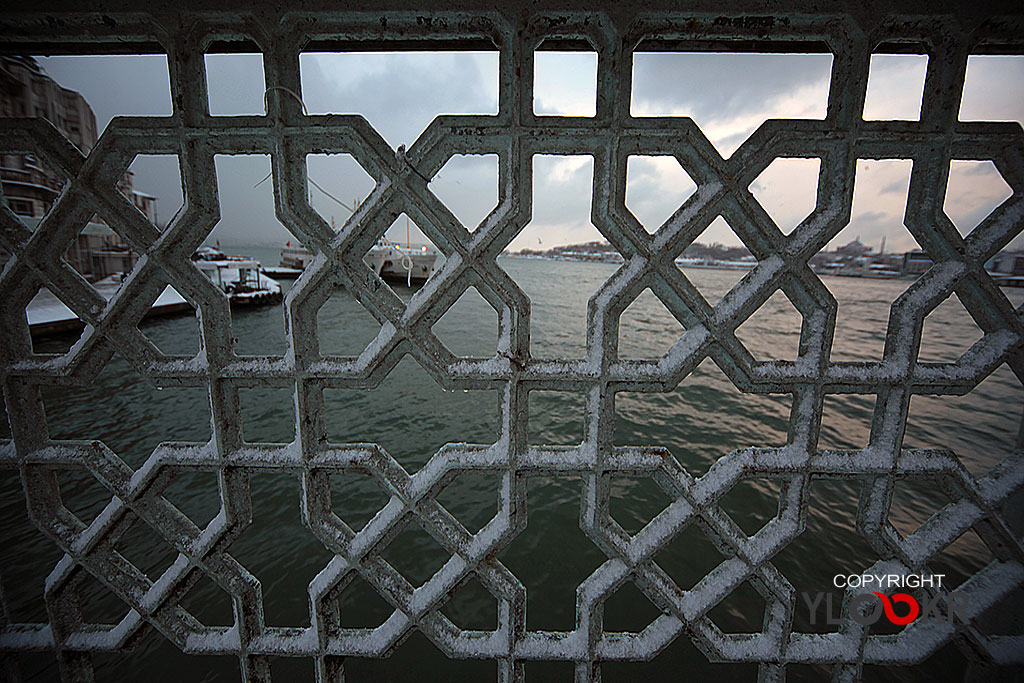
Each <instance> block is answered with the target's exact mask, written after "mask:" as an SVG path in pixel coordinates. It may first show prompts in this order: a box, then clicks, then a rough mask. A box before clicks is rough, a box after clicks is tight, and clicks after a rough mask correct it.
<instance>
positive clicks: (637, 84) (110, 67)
mask: <svg viewBox="0 0 1024 683" xmlns="http://www.w3.org/2000/svg"><path fill="white" fill-rule="evenodd" d="M345 59H346V60H349V61H344V60H340V61H337V62H332V61H330V60H325V59H323V58H320V57H316V58H314V57H313V56H311V55H305V56H303V57H302V76H303V83H302V85H303V97H304V98H305V102H306V104H307V106H308V108H309V110H310V111H311V112H344V113H361V114H363V115H364V116H365V117H366V118H367V119H368V121H369V122H370V123H371V125H373V126H374V127H375V128H376V129H377V130H378V131H379V132H380V133H381V135H382V136H383V137H384V139H385V141H386V142H387V143H388V145H389V146H391V147H397V146H398V145H400V144H405V145H409V144H411V143H412V142H413V141H414V140H415V138H416V137H417V136H418V135H419V133H420V132H421V131H422V130H423V128H424V127H425V126H427V125H428V124H429V122H430V121H431V120H432V119H433V117H434V116H435V115H437V114H439V113H455V114H458V113H493V112H495V111H496V102H495V92H496V87H497V86H496V74H495V73H494V69H495V68H496V59H494V60H493V61H488V59H490V58H489V57H472V56H467V55H465V54H460V55H452V54H441V55H426V54H413V55H409V54H404V55H376V56H368V55H356V56H352V57H351V58H350V57H346V58H345ZM972 59H973V58H972ZM258 60H259V58H258V57H217V58H216V59H215V60H214V61H216V62H219V63H217V64H213V63H212V62H211V71H210V75H209V82H210V86H211V90H212V93H213V94H212V95H211V107H212V110H213V111H214V112H215V113H218V114H219V113H232V112H241V111H246V112H260V111H262V109H263V102H262V87H263V84H262V80H261V78H260V76H261V66H260V63H259V61H258ZM41 63H42V64H43V65H44V68H45V69H46V70H47V71H48V73H50V75H51V76H53V77H54V78H55V79H56V80H57V81H58V82H60V83H61V84H62V85H64V86H65V87H69V88H72V89H75V90H78V91H80V92H81V93H82V94H83V95H84V96H85V97H86V99H87V100H88V101H89V102H90V104H91V105H92V107H93V109H94V111H95V112H96V116H97V123H98V124H99V126H100V128H101V129H102V128H103V127H105V126H106V124H107V122H108V121H109V120H110V118H111V117H112V116H114V115H117V114H130V115H167V114H168V113H170V110H171V106H170V95H169V86H168V81H167V68H166V60H165V58H164V57H162V56H156V57H130V58H123V57H89V58H49V59H43V60H41ZM830 64H831V57H830V56H829V55H756V56H754V55H737V54H733V55H718V54H705V55H665V54H661V55H656V56H653V57H652V56H651V55H638V56H637V62H636V67H635V69H634V88H635V99H636V103H637V106H639V107H641V108H647V109H653V110H659V109H660V110H661V111H665V112H669V111H672V112H685V113H689V114H690V115H692V116H694V118H695V119H696V120H697V121H698V123H699V124H700V125H701V126H702V127H703V128H704V130H705V132H706V133H707V134H708V135H709V137H711V138H712V139H713V140H714V141H715V143H716V144H718V145H719V146H720V147H722V148H725V149H727V150H728V149H730V148H735V146H737V145H738V144H739V143H740V142H741V141H742V140H743V139H744V138H745V137H746V135H747V134H749V132H750V131H751V130H752V129H753V128H754V127H756V125H757V123H758V122H759V121H760V120H761V119H762V118H765V117H766V116H780V115H781V116H801V115H803V116H807V115H820V113H819V114H813V113H808V112H819V111H820V112H821V113H823V111H824V104H825V97H826V94H827V84H828V77H829V69H830ZM1022 65H1024V60H1022V59H1020V58H1014V59H1009V60H1004V61H1003V62H998V61H993V60H987V61H984V63H983V64H982V66H981V67H979V66H978V64H976V63H975V62H972V69H971V70H970V71H969V79H968V80H969V81H971V83H969V84H968V88H967V89H966V90H965V106H964V112H962V117H964V118H968V117H969V116H968V115H972V116H973V115H976V114H977V113H978V112H980V111H984V110H985V107H986V106H988V107H989V109H988V110H989V111H990V112H992V113H991V114H990V115H989V116H990V117H998V118H1013V117H1017V118H1019V112H1020V109H1021V104H1020V103H1021V102H1024V96H1021V90H1022V84H1024V78H1021V75H1022V74H1024V71H1022ZM982 67H983V68H982ZM574 73H575V72H574ZM560 77H561V78H563V79H569V80H571V79H572V77H573V76H572V74H568V75H566V74H561V75H560ZM997 83H998V87H997V88H995V90H993V89H992V88H988V90H986V87H988V86H992V85H993V84H997ZM986 92H988V93H991V94H990V95H986V94H985V93H986ZM989 99H991V102H990V101H989ZM989 105H991V106H989ZM466 159H467V160H468V161H466V162H465V163H464V164H463V165H461V166H460V165H459V164H454V165H452V166H451V167H449V168H447V169H445V170H443V171H442V173H441V178H440V179H439V180H438V181H435V182H434V183H432V185H431V187H432V188H435V189H437V192H438V194H439V195H441V196H443V200H444V201H445V202H446V203H447V204H449V206H450V207H451V208H452V209H453V212H454V213H455V214H456V215H457V216H459V217H462V218H463V220H464V222H466V223H467V224H469V225H468V227H470V228H472V227H475V223H476V222H477V221H478V220H479V218H480V217H481V216H482V215H485V214H486V213H487V211H489V210H490V208H492V207H493V201H494V198H495V197H496V191H495V179H494V173H493V166H494V164H493V160H490V161H486V162H485V161H483V160H481V159H476V158H474V157H466ZM332 163H333V162H332ZM484 164H487V165H486V166H485V165H484ZM570 167H571V164H570ZM570 167H565V166H562V167H560V170H557V172H553V171H552V170H551V169H545V168H540V167H538V170H537V174H536V178H535V179H534V181H535V197H534V206H535V215H534V217H533V220H532V221H531V222H530V224H529V226H528V227H527V228H526V230H525V231H524V232H523V233H522V234H521V235H520V237H519V238H518V239H517V240H516V241H515V242H513V245H512V246H513V248H518V247H522V246H530V247H536V246H537V244H536V243H537V238H538V237H541V238H542V239H543V241H544V244H545V245H546V246H552V245H555V244H565V243H571V242H575V241H586V240H588V239H597V238H598V237H599V235H598V234H597V231H596V229H594V228H593V227H592V226H591V225H590V195H591V192H592V189H591V187H590V185H591V170H590V169H591V168H592V166H590V165H586V166H584V167H574V168H570ZM132 168H133V170H135V172H136V177H135V178H136V186H137V188H138V189H140V190H142V191H145V192H148V193H151V194H155V195H157V196H158V197H160V198H161V202H160V205H159V211H160V217H161V219H162V220H165V219H167V218H169V217H170V215H171V214H172V213H173V211H174V210H175V208H176V207H177V206H178V205H180V203H181V190H180V179H179V177H178V173H177V170H176V168H175V164H174V162H173V160H171V161H170V163H168V160H167V159H155V158H150V157H140V158H139V159H137V160H136V162H135V164H134V165H133V167H132ZM218 168H219V169H221V170H222V173H221V174H220V178H219V183H220V191H221V203H222V209H223V218H222V221H221V224H220V225H219V226H218V228H217V232H216V233H215V235H214V237H215V238H219V239H221V240H222V241H223V242H224V243H225V244H231V243H236V244H242V243H262V244H279V243H281V242H283V241H285V240H288V239H291V238H292V236H291V235H290V233H288V232H287V231H285V230H284V228H283V227H282V226H280V224H279V223H278V222H277V220H276V218H275V217H274V215H273V210H272V203H268V200H270V199H271V198H272V194H271V189H272V188H271V183H270V181H267V182H266V183H264V184H263V185H261V186H260V188H258V189H253V188H252V185H254V184H255V183H256V182H257V181H259V180H260V179H261V178H262V177H263V176H264V175H265V174H266V171H267V170H268V168H269V166H268V165H267V160H266V159H265V158H264V159H253V158H248V157H245V158H239V159H235V160H232V161H231V162H230V163H227V164H225V163H223V162H219V163H218ZM567 168H570V170H569V171H567V170H566V169H567ZM309 169H310V176H311V177H312V178H313V179H314V180H316V181H317V182H318V183H319V184H320V185H322V186H323V187H324V188H325V189H327V190H328V191H330V192H331V193H332V194H336V195H337V196H338V197H340V198H341V199H343V200H344V201H346V202H349V201H351V200H353V199H356V198H357V197H365V196H366V194H367V193H368V192H369V191H370V189H371V188H372V185H373V183H372V181H370V180H368V179H367V178H366V177H365V174H363V173H362V172H361V171H359V170H358V169H356V168H353V167H352V164H351V163H349V164H348V165H345V164H341V163H339V165H337V166H332V165H331V164H330V163H326V162H325V163H320V162H319V161H314V160H311V161H310V166H309ZM978 173H980V170H979V171H978ZM971 175H974V171H973V169H972V172H971ZM888 180H889V181H890V182H888V183H883V184H882V187H880V188H878V189H877V190H873V192H874V199H873V200H872V199H871V198H870V197H865V198H864V201H866V203H865V204H864V205H863V208H864V209H866V211H865V213H863V214H862V215H858V216H856V219H855V221H854V222H853V224H852V225H851V226H849V227H848V229H847V230H850V229H853V230H857V231H859V232H860V234H861V236H862V239H864V240H865V241H868V240H870V241H872V242H873V243H874V242H877V241H880V238H881V236H882V235H889V238H890V239H889V245H890V246H891V247H895V248H898V247H897V245H898V244H900V242H901V241H907V242H908V245H907V246H908V247H909V246H912V244H909V239H910V236H909V235H908V234H907V231H906V230H905V229H904V228H902V227H901V226H900V220H899V216H895V217H894V216H893V211H886V210H885V209H884V208H883V207H886V206H887V205H888V204H889V203H891V200H892V199H893V197H895V196H896V195H898V194H900V193H902V192H904V191H905V183H904V184H901V183H897V182H892V181H891V179H888ZM570 181H571V182H570ZM776 182H781V183H783V185H782V186H783V187H785V186H786V182H785V178H781V177H780V178H779V179H777V181H776ZM668 187H671V183H670V182H667V178H666V177H663V176H659V172H658V171H656V170H652V169H646V170H645V169H641V170H638V171H637V172H636V173H634V174H633V175H632V176H631V193H630V199H631V202H632V204H631V208H632V209H633V210H634V213H637V214H644V213H648V214H652V215H653V214H667V213H671V211H672V210H674V209H675V207H677V206H678V201H677V199H678V198H677V197H675V196H674V195H673V194H672V193H671V192H670V191H668V190H667V189H666V188H668ZM759 187H761V184H760V181H759V182H758V184H756V185H755V188H759ZM312 192H313V206H314V207H315V208H316V209H317V210H319V211H320V212H321V214H322V215H324V217H325V219H327V220H329V219H330V216H331V215H334V216H335V217H336V219H337V223H338V224H339V225H340V224H341V223H343V222H344V220H345V218H347V211H346V210H344V209H342V208H341V207H339V206H337V205H336V204H334V203H333V202H331V201H330V200H329V199H327V198H326V197H325V196H324V195H323V194H322V193H320V191H319V190H315V189H314V190H313V191H312ZM869 194H870V193H869ZM470 215H472V216H473V218H466V216H470ZM900 215H901V214H900ZM972 217H973V215H972ZM399 222H400V223H401V224H402V225H400V226H399V228H398V231H399V232H400V233H401V236H402V238H404V222H402V221H401V220H400V221H399ZM846 233H847V231H844V235H845V234H846ZM900 233H902V234H903V237H901V236H900ZM394 236H395V235H392V237H394ZM853 236H856V233H855V234H854V235H853ZM707 237H710V235H709V236H707ZM417 239H418V238H417V237H413V240H414V241H417ZM715 239H722V240H724V241H728V242H731V243H734V244H735V243H738V239H734V236H732V235H730V234H726V233H723V234H722V235H721V236H720V237H718V236H716V237H715ZM851 239H852V236H851ZM847 241H848V240H847ZM1022 243H1024V238H1019V239H1018V240H1016V244H1022Z"/></svg>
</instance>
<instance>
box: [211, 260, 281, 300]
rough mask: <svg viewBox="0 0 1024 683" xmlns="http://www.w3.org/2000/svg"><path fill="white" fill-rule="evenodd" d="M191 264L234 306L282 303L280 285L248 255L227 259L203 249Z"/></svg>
mask: <svg viewBox="0 0 1024 683" xmlns="http://www.w3.org/2000/svg"><path fill="white" fill-rule="evenodd" d="M192 261H193V262H194V263H195V265H196V267H198V268H199V270H201V271H202V272H203V274H204V275H206V277H208V278H209V279H210V281H211V282H213V283H214V284H215V285H217V287H219V288H220V290H221V291H222V292H224V294H226V295H227V297H228V299H229V300H230V301H231V303H232V304H236V305H239V306H261V305H264V304H276V303H280V302H281V299H282V298H283V297H282V294H281V285H280V284H279V283H278V282H277V281H275V280H273V279H272V278H270V277H268V276H267V275H265V274H264V273H263V272H262V271H263V268H262V266H261V265H260V262H259V261H257V260H256V259H253V258H249V257H248V256H228V255H226V254H224V252H222V251H220V250H218V249H214V248H212V247H202V248H200V249H199V250H197V251H196V253H195V254H193V255H192Z"/></svg>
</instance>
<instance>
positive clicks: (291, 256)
mask: <svg viewBox="0 0 1024 683" xmlns="http://www.w3.org/2000/svg"><path fill="white" fill-rule="evenodd" d="M437 257H438V253H437V250H436V249H434V248H432V247H427V246H421V247H409V246H405V247H403V246H402V245H400V244H397V243H395V242H388V241H386V240H378V242H377V244H375V245H373V247H371V248H370V251H368V252H366V256H364V257H363V261H364V262H365V263H366V265H368V266H369V267H370V270H372V271H373V272H374V273H376V274H377V275H379V276H380V277H381V279H383V280H389V281H392V282H403V283H405V285H406V286H408V287H411V286H412V285H413V284H423V283H424V282H426V281H427V278H429V277H430V276H431V275H433V274H434V270H435V268H436V265H437V260H438V258H437ZM312 260H313V253H312V252H311V251H309V250H308V249H306V248H305V247H303V246H301V245H296V246H292V245H291V244H286V245H285V246H284V247H283V248H282V249H281V265H280V267H278V268H268V269H265V270H264V271H263V272H264V273H266V274H267V275H270V276H272V277H276V278H285V279H292V278H297V277H299V276H300V275H302V271H303V269H305V267H306V266H307V265H309V264H310V262H312Z"/></svg>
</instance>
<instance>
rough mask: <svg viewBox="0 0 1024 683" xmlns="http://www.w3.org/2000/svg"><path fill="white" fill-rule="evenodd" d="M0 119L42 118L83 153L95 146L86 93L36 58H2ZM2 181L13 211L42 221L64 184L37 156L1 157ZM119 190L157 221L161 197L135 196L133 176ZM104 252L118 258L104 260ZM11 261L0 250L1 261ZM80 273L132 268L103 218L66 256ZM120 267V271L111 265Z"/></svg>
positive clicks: (95, 220) (96, 219) (92, 276)
mask: <svg viewBox="0 0 1024 683" xmlns="http://www.w3.org/2000/svg"><path fill="white" fill-rule="evenodd" d="M0 117H17V118H20V117H39V118H44V119H46V120H47V121H49V122H50V123H52V124H53V125H54V127H56V128H57V130H59V131H60V132H61V133H63V134H64V135H65V136H66V137H67V138H68V139H69V140H70V141H71V142H72V143H74V145H75V146H76V147H78V149H79V150H81V151H82V153H83V154H88V153H89V152H90V151H92V148H93V147H94V146H95V144H96V140H97V138H98V132H97V128H96V116H95V114H93V111H92V107H90V106H89V103H88V102H86V100H85V98H84V97H82V95H81V94H80V93H78V92H76V91H74V90H69V89H67V88H64V87H62V86H61V85H60V84H59V83H57V82H56V81H54V80H53V79H52V78H50V77H49V76H47V75H46V73H45V72H44V71H43V69H42V68H41V67H40V66H39V64H38V63H37V62H36V60H35V59H33V58H32V57H24V56H4V57H0ZM0 183H2V186H3V196H4V199H5V200H6V202H7V205H8V206H9V207H10V208H11V211H13V212H14V213H16V214H18V215H19V216H22V217H23V218H26V219H36V222H38V220H39V219H41V218H42V217H43V216H45V215H46V213H47V211H49V210H50V206H51V205H52V204H53V202H54V200H55V199H56V198H57V195H58V194H60V191H61V188H62V187H63V185H64V181H63V180H62V179H61V178H60V176H58V175H57V174H56V173H54V172H52V171H50V170H49V169H47V168H46V167H45V166H44V165H43V164H41V163H40V162H39V161H38V160H37V158H36V157H35V156H34V155H31V154H3V155H0ZM117 188H118V190H120V191H121V193H122V194H123V195H124V196H126V197H128V198H129V199H130V200H131V201H132V203H133V204H134V205H135V206H136V207H137V208H138V209H139V210H140V211H142V213H144V214H145V215H146V217H147V218H148V219H149V220H150V221H151V222H153V223H156V220H157V211H156V200H157V198H156V197H154V196H152V195H149V194H145V193H143V192H137V191H136V190H135V188H134V175H133V173H132V172H131V171H127V172H126V173H125V174H124V175H123V176H122V177H121V179H120V181H119V182H118V184H117ZM101 252H102V253H104V254H107V256H109V255H110V254H116V255H119V257H118V258H108V257H100V254H101ZM8 257H9V254H7V253H6V252H5V251H4V250H2V249H0V262H4V263H5V262H6V261H7V259H8ZM65 260H67V261H68V262H69V263H70V264H71V265H72V266H73V267H74V268H75V269H76V270H78V272H80V273H82V274H83V275H85V276H86V277H88V278H89V279H91V280H97V279H101V278H104V277H106V276H108V275H111V274H112V273H114V272H123V271H124V270H126V269H130V268H131V265H132V264H133V263H134V260H135V257H134V255H132V253H131V252H130V251H129V249H128V246H127V244H125V242H124V241H123V240H122V239H121V237H120V236H119V235H118V234H117V233H116V232H115V231H114V230H111V229H110V227H109V226H108V225H106V223H105V222H104V221H103V219H102V218H100V217H98V216H94V217H93V219H92V221H90V223H89V224H88V226H87V227H86V228H85V229H84V230H82V232H81V233H80V234H79V235H78V237H76V238H75V241H74V242H73V243H72V244H71V246H70V247H69V248H68V251H67V252H66V254H65ZM115 263H116V267H114V266H113V265H112V264H115Z"/></svg>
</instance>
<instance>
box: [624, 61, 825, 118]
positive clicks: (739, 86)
mask: <svg viewBox="0 0 1024 683" xmlns="http://www.w3.org/2000/svg"><path fill="white" fill-rule="evenodd" d="M634 60H635V61H634V65H633V93H634V100H635V104H634V106H638V105H640V106H642V107H643V108H644V109H661V110H674V109H687V110H689V111H690V112H692V114H693V116H694V117H695V118H697V119H700V120H705V119H721V118H732V117H735V116H739V115H742V114H750V113H759V112H761V111H764V110H765V109H766V104H767V103H768V102H769V101H770V100H772V99H774V98H777V97H779V96H783V95H785V94H787V93H793V92H795V91H797V90H799V89H800V88H802V87H805V86H808V85H812V84H820V83H821V82H824V83H825V84H827V83H828V79H829V73H830V68H831V64H832V56H831V55H813V54H812V55H752V54H679V53H648V54H641V55H637V56H636V57H635V58H634Z"/></svg>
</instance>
